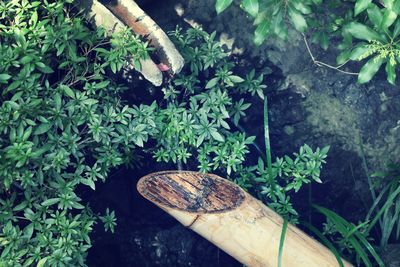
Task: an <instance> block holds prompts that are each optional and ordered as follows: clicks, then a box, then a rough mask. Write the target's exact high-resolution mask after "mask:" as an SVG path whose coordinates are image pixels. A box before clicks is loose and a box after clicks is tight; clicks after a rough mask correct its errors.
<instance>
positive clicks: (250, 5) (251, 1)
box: [242, 0, 259, 17]
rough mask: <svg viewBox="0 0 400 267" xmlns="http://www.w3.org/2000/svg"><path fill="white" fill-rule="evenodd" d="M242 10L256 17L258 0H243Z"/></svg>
mask: <svg viewBox="0 0 400 267" xmlns="http://www.w3.org/2000/svg"><path fill="white" fill-rule="evenodd" d="M242 5H243V8H244V10H245V11H246V12H247V13H249V14H250V15H252V16H253V17H256V16H257V14H258V8H259V6H258V0H243V2H242Z"/></svg>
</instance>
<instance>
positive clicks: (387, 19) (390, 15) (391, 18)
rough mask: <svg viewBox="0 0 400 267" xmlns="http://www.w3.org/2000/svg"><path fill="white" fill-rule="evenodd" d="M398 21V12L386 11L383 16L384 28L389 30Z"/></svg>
mask: <svg viewBox="0 0 400 267" xmlns="http://www.w3.org/2000/svg"><path fill="white" fill-rule="evenodd" d="M396 19H397V14H396V12H394V11H392V10H389V9H386V11H385V13H384V14H383V19H382V26H381V27H382V28H385V29H387V28H389V27H390V26H391V25H392V24H393V22H395V20H396Z"/></svg>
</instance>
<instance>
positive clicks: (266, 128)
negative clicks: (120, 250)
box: [264, 95, 275, 191]
mask: <svg viewBox="0 0 400 267" xmlns="http://www.w3.org/2000/svg"><path fill="white" fill-rule="evenodd" d="M264 138H265V153H266V156H267V166H268V175H269V177H270V182H271V187H272V191H275V180H274V178H273V175H272V157H271V143H270V141H269V140H270V139H269V126H268V99H267V96H266V95H264Z"/></svg>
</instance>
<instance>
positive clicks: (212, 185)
mask: <svg viewBox="0 0 400 267" xmlns="http://www.w3.org/2000/svg"><path fill="white" fill-rule="evenodd" d="M137 189H138V191H139V193H140V194H142V195H143V196H144V197H145V198H146V199H148V200H150V201H151V202H153V203H154V204H156V205H157V206H158V207H160V208H162V209H163V210H165V211H166V212H167V213H169V214H170V215H172V216H173V217H175V218H176V219H177V220H178V221H179V222H181V223H182V224H183V225H184V226H186V227H188V228H190V229H192V230H193V231H195V232H197V233H198V234H200V235H202V236H203V237H205V238H206V239H208V240H209V241H211V242H212V243H214V244H215V245H216V246H218V247H220V248H221V249H222V250H224V251H225V252H226V253H228V254H230V255H231V256H232V257H234V258H236V259H237V260H238V261H240V262H241V263H243V264H245V265H247V266H250V267H258V266H268V267H272V266H277V263H278V251H279V241H280V235H281V230H282V225H283V219H282V218H281V217H280V216H279V215H278V214H276V213H275V212H274V211H272V210H271V209H270V208H268V207H267V206H265V205H264V204H263V203H261V202H260V201H258V200H257V199H255V198H253V197H252V196H251V195H250V194H248V193H247V192H245V191H244V190H242V189H241V188H240V187H238V186H237V185H236V184H234V183H232V182H230V181H228V180H226V179H223V178H221V177H219V176H216V175H213V174H202V173H198V172H190V171H165V172H158V173H153V174H149V175H147V176H144V177H142V178H141V179H140V180H139V182H138V185H137ZM343 263H344V266H346V267H350V266H352V265H351V264H350V263H348V262H346V261H345V260H343ZM282 266H284V267H331V266H332V267H333V266H335V267H336V266H339V264H338V262H337V259H336V258H335V256H334V255H333V254H332V252H331V251H330V250H328V249H327V248H326V247H324V246H323V245H321V244H320V243H319V242H317V241H316V240H314V239H313V238H311V237H309V236H308V235H306V234H305V233H304V232H302V231H301V230H300V229H298V228H296V227H295V226H293V225H289V226H288V228H287V232H286V237H285V243H284V249H283V256H282Z"/></svg>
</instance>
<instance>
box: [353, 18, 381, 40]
mask: <svg viewBox="0 0 400 267" xmlns="http://www.w3.org/2000/svg"><path fill="white" fill-rule="evenodd" d="M346 30H347V31H348V32H349V33H350V34H351V35H352V36H353V37H355V38H357V39H360V40H367V41H372V40H382V37H381V36H380V35H379V34H378V33H377V32H376V31H374V30H372V29H371V28H369V27H368V26H365V25H364V24H361V23H358V22H350V23H349V24H347V26H346Z"/></svg>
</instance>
